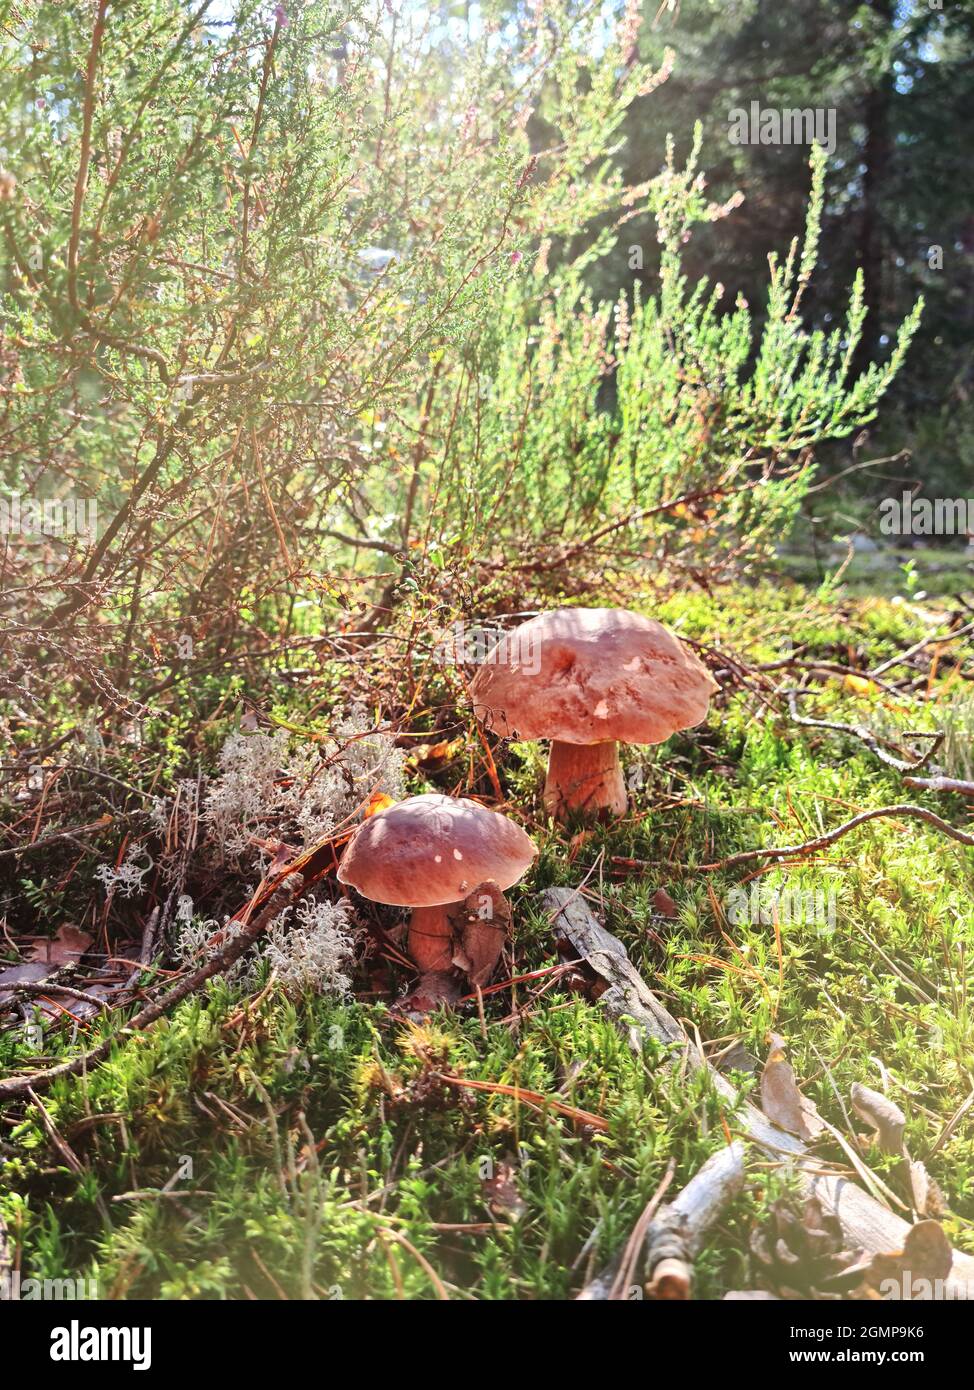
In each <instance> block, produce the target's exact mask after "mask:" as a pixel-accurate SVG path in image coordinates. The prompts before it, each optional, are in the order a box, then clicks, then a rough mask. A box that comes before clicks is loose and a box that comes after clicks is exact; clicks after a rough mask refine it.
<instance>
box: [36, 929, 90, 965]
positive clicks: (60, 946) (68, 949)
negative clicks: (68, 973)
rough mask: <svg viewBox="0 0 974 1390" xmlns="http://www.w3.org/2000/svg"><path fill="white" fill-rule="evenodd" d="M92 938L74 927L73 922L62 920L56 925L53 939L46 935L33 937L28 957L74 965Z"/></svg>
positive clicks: (48, 962) (54, 963)
mask: <svg viewBox="0 0 974 1390" xmlns="http://www.w3.org/2000/svg"><path fill="white" fill-rule="evenodd" d="M93 940H94V937H92V936H89V935H88V933H87V932H86V931H82V930H81V928H80V927H76V926H75V925H74V923H73V922H64V923H63V924H62V925H61V926H60V927H58V929H57V935H56V936H55V937H54V939H53V940H51V938H50V937H46V936H39V937H35V938H34V941H33V944H32V945H31V948H30V953H29V956H28V959H29V960H36V961H43V962H44V963H45V964H46V965H74V964H76V963H77V961H79V960H80V959H81V957H82V956H83V955H84V953H85V951H87V949H88V947H89V946H90V945H91V943H92V941H93Z"/></svg>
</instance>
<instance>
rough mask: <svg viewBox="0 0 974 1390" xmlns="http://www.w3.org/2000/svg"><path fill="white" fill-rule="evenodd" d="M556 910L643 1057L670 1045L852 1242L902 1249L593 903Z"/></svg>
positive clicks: (892, 1230) (554, 898)
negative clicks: (666, 993)
mask: <svg viewBox="0 0 974 1390" xmlns="http://www.w3.org/2000/svg"><path fill="white" fill-rule="evenodd" d="M542 896H543V898H544V901H545V903H546V905H547V906H548V908H549V910H550V911H551V916H552V924H553V927H554V929H555V931H556V932H557V934H558V935H559V936H562V937H565V938H566V939H567V940H568V941H569V942H570V943H571V946H572V949H573V950H574V951H575V952H576V953H577V954H578V955H580V956H582V957H584V959H585V960H586V962H587V963H588V965H589V967H590V968H591V969H592V970H594V971H595V973H596V974H597V975H598V976H599V977H600V978H601V979H602V980H604V981H605V983H606V984H607V986H608V988H607V989H606V990H605V991H604V992H603V993H602V994H601V995H600V996H599V1003H600V1004H601V1005H602V1007H603V1008H604V1009H605V1011H606V1013H607V1014H608V1015H609V1017H610V1018H611V1019H613V1020H614V1021H615V1022H616V1023H617V1024H619V1026H620V1027H621V1028H623V1029H625V1030H626V1032H627V1034H628V1037H629V1042H630V1045H631V1046H632V1048H633V1050H634V1051H637V1052H641V1051H642V1047H643V1042H644V1040H645V1037H646V1035H647V1034H648V1035H649V1036H650V1037H652V1038H655V1039H656V1040H657V1041H658V1042H661V1043H664V1044H666V1045H668V1046H670V1047H673V1048H674V1050H675V1052H676V1053H677V1055H678V1056H679V1058H680V1059H681V1060H683V1061H684V1062H685V1063H686V1064H687V1065H689V1066H690V1067H692V1068H693V1069H694V1070H698V1071H699V1070H705V1071H706V1072H707V1073H708V1075H709V1076H710V1079H711V1082H712V1084H713V1086H714V1089H715V1090H716V1091H717V1092H718V1094H719V1095H721V1096H723V1097H724V1098H725V1099H726V1100H727V1102H728V1103H729V1104H732V1105H735V1106H737V1107H738V1115H739V1117H740V1121H739V1122H740V1124H741V1125H742V1127H743V1129H744V1131H745V1132H746V1134H747V1135H748V1137H749V1138H750V1139H751V1140H752V1141H753V1142H754V1143H756V1144H758V1145H759V1146H760V1147H761V1148H763V1149H765V1150H767V1151H768V1152H770V1153H772V1154H774V1155H775V1156H776V1157H778V1156H780V1157H781V1159H782V1161H783V1162H786V1163H793V1164H794V1165H795V1168H796V1170H797V1172H798V1176H799V1177H800V1179H801V1182H802V1185H803V1186H804V1187H805V1188H806V1190H807V1191H809V1192H810V1193H812V1194H813V1195H814V1196H816V1197H817V1198H818V1200H819V1202H820V1203H821V1205H822V1207H823V1208H824V1209H825V1211H827V1212H831V1213H833V1214H834V1215H835V1216H836V1218H837V1219H838V1221H839V1223H840V1225H841V1227H842V1231H843V1234H844V1236H845V1238H846V1239H847V1240H848V1241H849V1243H850V1244H852V1245H854V1246H856V1247H859V1248H861V1249H862V1250H864V1251H865V1252H866V1253H867V1254H869V1255H882V1254H887V1253H889V1252H890V1251H891V1250H899V1249H902V1247H903V1244H904V1241H905V1239H906V1236H907V1233H908V1232H909V1230H910V1225H909V1223H908V1222H906V1221H904V1220H903V1219H902V1218H901V1217H899V1216H896V1215H895V1213H893V1212H891V1211H890V1210H889V1209H888V1208H887V1207H884V1206H883V1205H882V1204H881V1203H880V1202H878V1201H877V1200H876V1199H875V1198H874V1197H871V1196H869V1194H868V1193H866V1192H864V1191H863V1190H862V1188H860V1187H857V1186H856V1185H855V1184H854V1183H851V1182H850V1181H849V1180H848V1179H847V1178H844V1177H836V1176H835V1175H834V1174H831V1173H823V1172H821V1170H820V1169H818V1168H815V1167H813V1166H812V1162H813V1155H811V1154H810V1152H809V1149H808V1147H807V1145H805V1144H804V1143H803V1142H802V1140H801V1139H799V1138H797V1137H796V1136H795V1135H794V1134H789V1133H788V1132H787V1131H786V1130H783V1129H779V1128H778V1126H777V1125H774V1124H772V1123H771V1121H770V1120H769V1119H768V1118H767V1117H766V1116H765V1115H764V1114H762V1112H761V1111H760V1110H759V1109H758V1108H757V1106H756V1105H753V1104H752V1103H751V1102H750V1101H748V1100H745V1101H743V1103H742V1102H741V1100H740V1097H739V1096H738V1094H737V1091H736V1090H735V1089H734V1087H733V1086H732V1085H731V1083H730V1082H729V1081H728V1080H727V1078H726V1077H725V1076H722V1075H721V1074H720V1072H718V1071H717V1070H716V1069H715V1068H714V1067H713V1066H712V1065H711V1063H709V1062H708V1061H707V1059H706V1058H705V1057H704V1056H703V1054H702V1053H701V1052H700V1050H699V1048H698V1047H697V1046H696V1044H695V1043H693V1042H691V1040H690V1039H689V1038H688V1037H687V1035H686V1033H685V1032H684V1030H683V1028H682V1027H681V1026H680V1024H679V1023H677V1021H676V1019H675V1018H674V1017H673V1016H672V1014H670V1013H669V1012H668V1011H667V1010H666V1009H665V1008H664V1007H663V1005H662V1004H661V1003H660V1002H659V1000H658V999H657V998H656V996H655V995H654V994H653V993H652V991H651V990H650V988H649V986H648V985H647V984H646V982H645V981H644V980H643V978H642V976H641V975H640V974H639V972H638V970H636V968H635V966H633V964H632V962H631V961H630V960H629V957H628V956H627V955H626V950H625V947H624V946H623V945H622V943H621V942H620V941H618V940H617V939H616V938H615V937H614V936H613V935H612V934H611V932H608V931H606V930H605V928H604V927H602V926H601V925H600V924H599V923H598V922H597V921H596V919H595V916H594V914H593V913H592V911H591V909H590V908H589V907H588V905H587V904H586V903H585V902H584V901H583V900H582V899H581V898H580V897H578V895H577V894H575V893H574V892H573V891H572V890H571V889H570V888H548V889H546V891H545V892H544V894H543V895H542ZM946 1288H947V1292H946V1294H945V1296H946V1297H948V1298H955V1299H963V1300H966V1299H967V1298H969V1297H970V1291H971V1290H972V1289H974V1256H971V1255H965V1254H963V1253H962V1252H961V1251H958V1250H955V1251H954V1252H953V1265H952V1268H951V1274H950V1278H949V1279H948V1280H947V1281H946Z"/></svg>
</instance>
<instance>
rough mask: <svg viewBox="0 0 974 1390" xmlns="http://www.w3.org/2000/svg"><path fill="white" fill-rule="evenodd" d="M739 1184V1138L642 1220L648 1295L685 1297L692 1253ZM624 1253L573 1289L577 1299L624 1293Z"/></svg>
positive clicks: (741, 1178)
mask: <svg viewBox="0 0 974 1390" xmlns="http://www.w3.org/2000/svg"><path fill="white" fill-rule="evenodd" d="M743 1185H744V1145H743V1144H742V1143H741V1142H740V1140H735V1142H734V1143H733V1144H728V1145H727V1146H726V1147H725V1148H723V1149H718V1151H717V1152H716V1153H715V1154H711V1156H710V1158H708V1159H707V1162H706V1163H705V1164H704V1165H703V1167H702V1168H701V1169H700V1171H699V1173H697V1174H695V1176H694V1177H692V1178H691V1179H690V1181H689V1182H688V1183H687V1185H686V1187H685V1188H684V1189H683V1191H682V1192H681V1193H680V1195H679V1196H678V1197H676V1198H675V1199H674V1200H673V1201H672V1202H668V1203H667V1205H666V1206H665V1207H661V1208H660V1210H659V1211H658V1212H657V1213H656V1214H655V1216H652V1214H651V1219H650V1220H649V1221H648V1222H647V1223H646V1224H645V1226H644V1228H643V1230H642V1232H641V1233H640V1234H641V1237H642V1239H641V1240H640V1245H641V1246H642V1248H643V1249H644V1250H645V1255H646V1258H645V1279H646V1283H647V1292H648V1293H649V1295H650V1297H651V1298H657V1299H687V1298H689V1297H690V1288H691V1286H692V1282H693V1257H694V1255H696V1253H697V1251H698V1250H699V1249H700V1246H701V1245H702V1243H703V1238H704V1236H705V1235H706V1233H707V1231H708V1230H709V1229H710V1227H711V1226H712V1225H713V1223H714V1222H715V1221H716V1220H717V1217H718V1216H719V1215H720V1213H721V1212H722V1211H723V1209H724V1207H726V1206H727V1204H728V1202H730V1201H732V1199H733V1198H734V1197H736V1196H737V1194H738V1192H740V1190H741V1188H742V1187H743ZM623 1266H624V1257H623V1256H617V1257H616V1259H615V1260H613V1261H612V1263H611V1264H610V1265H609V1266H608V1268H607V1269H604V1270H603V1271H602V1273H601V1274H599V1275H597V1276H596V1277H595V1278H594V1279H593V1280H591V1282H590V1283H588V1284H586V1286H585V1288H584V1289H583V1290H582V1292H581V1293H580V1294H579V1295H578V1300H577V1301H578V1302H585V1303H592V1302H601V1301H603V1300H615V1299H625V1296H626V1291H627V1286H628V1284H629V1280H627V1279H624V1280H623V1281H622V1286H621V1290H620V1275H621V1274H622V1273H623Z"/></svg>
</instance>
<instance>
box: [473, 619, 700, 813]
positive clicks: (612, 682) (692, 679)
mask: <svg viewBox="0 0 974 1390" xmlns="http://www.w3.org/2000/svg"><path fill="white" fill-rule="evenodd" d="M718 688H719V687H718V685H717V683H716V681H714V680H713V678H712V677H711V675H710V673H709V671H708V670H707V669H706V667H705V666H704V665H703V663H702V662H700V661H699V660H698V659H697V657H696V656H694V654H693V653H692V652H691V651H689V650H688V649H687V648H686V647H685V646H684V645H683V643H682V642H680V641H679V639H678V638H677V637H675V636H674V635H673V633H672V632H670V631H669V630H668V629H667V628H665V627H663V625H662V623H658V622H655V621H654V620H653V619H652V618H644V617H642V615H641V614H639V613H631V612H629V611H628V610H627V609H625V608H559V609H557V610H555V611H554V612H551V613H542V614H540V615H539V616H538V617H536V618H531V619H530V620H529V621H528V622H526V623H522V624H521V625H520V626H519V627H516V628H513V629H512V630H511V631H510V632H508V633H506V634H505V635H504V636H503V637H502V638H501V640H500V641H499V642H498V644H497V645H496V646H495V647H494V648H493V649H492V651H491V652H490V653H489V654H488V657H487V660H486V662H485V664H484V665H482V666H481V668H480V670H479V671H478V672H477V674H476V676H475V677H474V680H473V682H472V684H471V687H470V690H471V695H472V698H473V704H474V710H475V712H476V715H477V718H478V719H479V720H480V722H481V723H482V724H483V725H484V726H485V727H486V728H489V729H492V730H493V731H494V732H495V733H497V734H500V735H502V736H503V737H506V738H520V739H542V738H550V739H551V741H552V742H551V752H550V754H549V758H548V777H547V780H546V782H545V789H544V801H545V805H546V806H547V808H548V810H549V811H550V812H551V813H552V815H554V816H555V817H556V819H558V820H561V821H564V820H566V819H567V818H568V816H569V814H570V813H571V812H572V811H581V812H584V813H586V814H587V815H590V816H599V815H603V816H620V815H622V814H623V812H624V811H625V809H626V805H627V797H626V785H625V782H624V780H623V776H622V767H621V765H620V763H619V744H620V743H663V742H664V741H665V740H666V739H668V738H669V737H670V735H671V734H673V733H675V732H676V731H677V730H678V729H689V728H692V727H693V726H694V725H695V724H699V723H701V722H702V721H703V720H704V719H705V718H706V715H707V708H708V705H709V702H710V696H711V695H712V693H713V692H714V691H715V690H717V689H718Z"/></svg>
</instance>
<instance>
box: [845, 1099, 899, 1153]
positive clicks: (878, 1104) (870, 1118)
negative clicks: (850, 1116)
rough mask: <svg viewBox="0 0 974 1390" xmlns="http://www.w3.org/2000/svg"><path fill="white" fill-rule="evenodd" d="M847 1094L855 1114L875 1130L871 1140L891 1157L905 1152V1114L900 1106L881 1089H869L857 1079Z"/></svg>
mask: <svg viewBox="0 0 974 1390" xmlns="http://www.w3.org/2000/svg"><path fill="white" fill-rule="evenodd" d="M849 1095H850V1099H851V1100H852V1108H853V1109H854V1110H855V1112H856V1114H857V1115H858V1116H859V1117H860V1119H863V1120H865V1121H866V1122H867V1123H868V1124H870V1125H872V1127H873V1129H874V1131H875V1134H874V1136H873V1142H874V1143H876V1144H877V1145H878V1146H879V1148H880V1149H882V1151H883V1153H884V1154H890V1155H891V1156H892V1157H893V1158H899V1157H901V1156H902V1155H903V1154H904V1153H905V1152H906V1151H905V1149H904V1147H903V1134H904V1132H905V1130H906V1116H905V1115H904V1114H903V1111H902V1110H901V1109H900V1107H899V1106H898V1105H895V1104H894V1103H893V1101H891V1100H890V1098H889V1096H884V1095H883V1094H882V1092H881V1091H873V1090H870V1088H869V1087H868V1086H862V1085H860V1083H859V1082H858V1081H857V1082H855V1083H854V1085H853V1087H852V1090H851V1091H850V1093H849Z"/></svg>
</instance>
